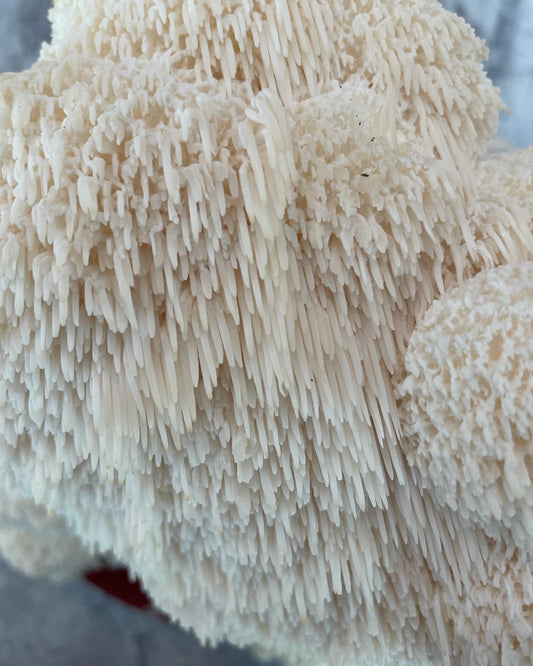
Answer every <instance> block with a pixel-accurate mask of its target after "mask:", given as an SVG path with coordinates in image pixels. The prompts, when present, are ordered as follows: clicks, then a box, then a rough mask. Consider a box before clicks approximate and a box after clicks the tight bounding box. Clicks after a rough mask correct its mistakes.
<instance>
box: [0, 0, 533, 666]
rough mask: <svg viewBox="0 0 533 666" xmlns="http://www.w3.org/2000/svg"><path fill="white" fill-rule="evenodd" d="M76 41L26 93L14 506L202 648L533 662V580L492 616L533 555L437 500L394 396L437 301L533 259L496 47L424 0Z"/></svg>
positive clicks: (9, 437)
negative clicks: (108, 571)
mask: <svg viewBox="0 0 533 666" xmlns="http://www.w3.org/2000/svg"><path fill="white" fill-rule="evenodd" d="M51 19H52V26H53V34H52V41H51V43H50V44H49V45H45V46H44V47H43V49H42V52H41V57H40V59H39V61H38V62H37V63H36V64H35V65H34V66H33V67H32V68H31V69H30V70H29V71H26V72H23V73H21V74H17V75H4V76H2V77H0V161H1V162H0V163H1V181H0V257H1V276H0V277H1V282H0V285H1V289H0V337H1V339H2V350H1V352H0V397H1V398H2V409H1V410H0V472H1V474H2V479H3V480H4V483H6V484H7V486H6V487H8V488H17V489H18V490H17V492H20V493H22V495H23V497H24V498H26V499H27V500H31V501H32V502H34V503H35V505H36V511H39V510H40V509H39V507H40V506H44V507H46V509H48V510H51V511H55V512H56V513H57V514H58V515H59V516H62V517H64V519H65V521H66V524H68V526H69V529H70V530H72V533H73V534H75V535H77V536H78V537H80V538H81V539H82V540H83V543H84V544H85V546H86V547H87V549H88V550H89V551H91V552H108V551H109V552H111V553H113V555H114V556H115V557H116V558H118V559H119V560H121V561H123V562H124V563H126V564H127V565H128V566H129V567H130V569H131V571H132V572H134V573H135V574H136V575H138V576H139V577H140V578H141V579H142V582H143V584H144V586H145V587H146V588H147V590H148V591H149V593H150V595H151V596H152V598H153V600H154V602H155V603H156V604H157V605H158V606H160V607H161V608H162V609H164V610H165V611H166V612H167V613H169V614H170V616H171V617H172V618H174V619H177V618H179V620H180V622H181V623H182V624H183V625H186V626H191V627H193V628H194V630H195V631H196V633H197V634H198V635H199V636H200V637H202V638H204V639H209V640H212V641H218V640H222V639H226V638H228V639H230V640H231V641H234V642H236V643H239V644H244V645H253V646H260V647H261V648H262V649H263V650H264V651H266V652H267V653H271V654H277V655H280V656H282V657H284V658H285V659H286V660H287V662H288V663H294V664H304V663H307V664H315V663H318V662H320V661H327V662H328V663H331V664H335V665H338V664H342V663H346V664H351V663H353V662H354V660H355V659H357V663H358V664H359V663H360V664H365V663H368V664H371V663H375V661H376V660H379V662H380V663H384V664H385V663H390V664H400V663H408V664H417V663H420V664H427V663H428V662H429V661H431V660H432V659H433V660H435V662H438V660H439V659H441V658H442V659H449V658H455V657H456V656H457V655H461V654H462V655H463V658H464V659H466V660H469V661H468V663H476V662H479V663H485V662H484V660H485V659H487V658H492V657H493V656H494V658H495V659H496V655H498V654H500V653H501V651H502V649H503V648H502V644H503V642H505V641H507V642H506V646H507V647H506V648H505V649H508V648H509V649H512V650H514V651H515V653H516V654H517V655H519V656H520V655H528V654H529V655H530V654H531V653H532V651H533V646H532V644H531V642H532V638H531V636H532V635H533V633H532V632H531V623H530V620H529V617H528V616H527V614H526V613H525V612H523V610H521V609H522V608H523V606H524V604H525V603H526V601H525V599H526V596H527V595H526V593H525V592H524V593H523V594H522V596H520V595H521V593H520V589H524V590H525V589H526V588H525V583H524V585H523V586H522V588H519V586H518V585H515V588H513V589H516V590H518V591H517V592H516V594H515V596H514V597H512V598H511V602H510V603H511V606H512V613H509V614H508V615H507V616H506V615H505V609H504V606H503V605H501V604H499V603H494V604H493V603H492V601H493V600H494V599H495V596H494V589H495V588H496V584H495V583H494V580H493V579H494V575H495V574H494V571H496V570H498V567H499V566H500V565H501V566H500V569H501V570H502V571H504V572H506V573H504V574H502V576H504V577H505V576H507V578H506V580H509V581H511V583H512V584H514V583H515V582H516V580H517V577H519V576H522V578H523V579H524V580H526V579H528V580H529V578H531V574H530V568H531V567H530V564H531V563H530V561H529V559H527V557H526V556H522V555H520V557H522V559H520V557H518V556H516V557H515V555H513V554H511V551H509V550H506V548H510V549H511V550H512V541H511V540H509V541H506V539H507V532H505V533H504V532H503V531H502V532H501V533H500V532H498V533H496V534H491V535H490V538H489V536H487V534H486V533H485V532H484V531H483V529H482V527H480V526H479V524H477V523H476V524H475V527H474V528H471V527H470V523H468V524H467V521H466V518H465V517H464V516H462V515H461V514H459V513H457V512H455V511H454V508H453V507H451V506H449V505H445V506H441V505H440V503H439V499H440V495H438V494H436V493H435V492H434V489H433V488H429V487H427V488H426V487H424V486H423V484H420V483H419V478H418V477H417V476H416V474H415V471H414V470H413V469H412V468H410V467H409V465H408V464H406V452H408V451H409V446H408V445H407V444H406V443H405V442H404V441H403V439H402V435H401V422H400V418H399V411H398V407H397V402H396V396H395V393H394V381H393V380H394V378H395V377H396V375H397V374H398V373H400V372H401V370H402V358H403V354H404V350H405V348H406V346H407V343H408V340H409V337H410V335H411V332H412V330H413V327H414V325H415V320H416V318H417V317H418V316H419V315H421V314H422V313H423V312H424V310H426V309H427V308H428V306H430V304H431V302H432V301H433V300H434V299H435V297H436V296H438V295H439V294H440V293H442V292H445V291H446V290H447V289H449V288H451V287H452V286H453V285H454V284H456V283H457V282H460V281H462V280H463V278H465V277H469V276H472V275H474V274H475V273H477V272H480V271H486V270H489V269H492V268H493V267H494V266H496V265H499V264H506V263H511V262H514V263H517V262H520V261H524V260H526V259H528V258H531V255H532V247H533V244H532V242H531V235H530V230H529V223H530V220H531V215H530V208H528V206H529V205H530V201H531V198H530V197H531V184H530V183H529V184H528V183H527V182H523V183H522V190H520V191H517V189H516V183H515V182H513V181H512V180H511V179H508V180H506V179H505V177H502V178H501V179H499V178H498V173H499V169H500V165H501V164H503V163H504V162H502V161H501V160H498V159H493V158H485V157H484V153H485V149H486V145H487V142H488V141H489V139H490V138H491V136H493V134H494V133H495V131H496V127H497V120H498V112H499V110H500V108H501V103H500V101H499V99H498V95H497V91H496V90H494V89H493V87H492V86H491V84H490V82H489V81H488V80H487V79H486V76H485V74H484V72H483V69H482V65H481V62H482V59H483V58H484V57H485V56H486V49H485V48H484V46H483V44H482V43H481V42H480V41H479V40H478V39H476V38H475V36H474V34H473V31H472V30H471V29H470V28H469V27H468V26H467V25H466V24H465V23H464V22H463V21H461V20H460V19H458V18H457V17H455V16H453V15H451V14H448V13H446V12H445V11H443V10H442V8H441V7H440V6H439V5H438V3H437V2H427V1H422V0H406V1H405V2H402V3H398V2H395V1H394V0H381V1H379V0H373V1H370V0H356V1H353V2H346V1H341V0H332V1H331V2H325V1H320V0H301V1H300V2H294V1H292V0H279V1H277V2H266V1H265V0H232V1H231V2H221V1H220V0H203V1H200V2H189V1H185V0H167V1H165V2H163V1H162V0H128V1H124V2H116V1H115V0H90V1H89V0H56V1H55V7H54V9H53V10H52V12H51ZM523 155H524V154H522V156H518V157H515V158H513V159H514V160H515V163H516V164H519V163H520V160H522V159H525V157H523ZM517 168H518V167H517ZM491 179H492V180H491ZM493 181H494V182H495V183H496V184H497V187H496V189H494V188H491V187H489V186H488V183H490V182H493ZM528 197H529V198H528ZM404 449H405V450H404ZM502 529H503V528H502ZM0 538H1V536H0ZM502 544H503V545H502ZM504 546H505V547H504ZM513 558H514V559H513ZM506 567H507V568H506ZM491 576H492V578H490V584H489V583H488V582H487V581H488V578H489V577H491ZM528 577H529V578H528ZM509 589H511V588H509ZM470 590H473V591H474V590H475V591H476V603H474V604H471V605H470V606H469V605H468V594H469V591H470ZM484 595H485V597H488V598H489V599H490V603H489V602H488V601H487V603H486V604H484V603H483V599H484ZM465 598H466V601H465ZM480 600H481V601H480ZM513 604H514V605H513ZM521 604H522V605H521ZM489 607H490V609H491V613H492V615H491V618H492V621H491V622H492V624H491V623H489V626H487V624H486V623H485V617H484V615H483V613H484V609H485V608H489ZM505 608H506V607H505ZM454 614H455V615H454ZM455 616H458V617H460V618H461V623H460V626H457V625H456V624H454V617H455ZM498 622H500V624H501V626H502V627H503V629H502V630H501V632H500V634H499V635H500V636H503V637H504V638H502V639H501V640H500V639H498V638H496V639H495V638H494V636H495V635H496V633H495V632H494V631H493V630H492V629H493V627H494V626H496V624H497V623H498ZM498 626H500V625H498ZM528 629H529V630H530V632H529V635H528V631H527V630H528ZM509 646H510V647H509ZM506 654H508V653H506ZM465 655H466V656H465ZM487 655H488V657H487ZM464 663H467V662H466V661H465V662H464Z"/></svg>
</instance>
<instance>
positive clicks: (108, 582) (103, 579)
mask: <svg viewBox="0 0 533 666" xmlns="http://www.w3.org/2000/svg"><path fill="white" fill-rule="evenodd" d="M85 578H86V579H87V580H88V581H89V582H90V583H92V584H93V585H96V586H97V587H99V588H100V589H101V590H104V592H107V593H108V594H110V595H111V596H113V597H116V598H117V599H120V600H121V601H124V602H125V603H127V604H130V606H135V607H136V608H150V607H151V603H150V600H149V599H148V597H147V596H146V594H145V593H144V592H143V591H142V588H141V586H140V585H139V582H138V581H133V582H132V581H131V580H130V578H129V575H128V570H127V569H98V570H96V571H88V572H87V573H86V574H85Z"/></svg>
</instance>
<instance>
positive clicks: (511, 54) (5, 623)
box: [0, 0, 533, 666]
mask: <svg viewBox="0 0 533 666" xmlns="http://www.w3.org/2000/svg"><path fill="white" fill-rule="evenodd" d="M46 4H47V2H44V1H43V2H40V3H39V2H38V1H37V0H34V1H33V2H29V1H28V0H18V1H17V0H2V10H3V12H2V16H1V17H0V20H1V21H2V22H3V24H2V25H1V26H0V68H2V69H20V68H22V67H25V66H28V65H29V64H30V63H31V61H32V60H33V57H34V56H33V54H32V55H28V52H27V49H28V48H29V47H31V48H33V49H35V48H37V46H36V44H37V43H38V41H33V42H32V40H31V39H30V35H31V34H35V33H30V32H29V30H28V28H29V25H30V23H29V22H28V17H30V16H31V17H33V18H34V19H35V25H36V30H41V29H42V22H41V18H40V17H41V15H40V14H39V13H37V11H35V13H33V14H32V13H28V12H25V10H24V8H25V7H30V6H31V7H33V8H34V9H35V10H36V9H37V6H38V5H46ZM444 4H445V5H448V6H451V5H454V7H451V8H454V9H456V10H458V9H460V7H459V5H461V4H463V5H466V3H459V2H456V3H452V2H450V3H444ZM504 4H505V3H503V2H494V1H493V2H490V1H489V2H476V1H475V0H469V2H468V7H467V9H468V12H469V15H468V18H469V19H470V20H471V22H472V23H474V24H477V25H478V27H479V29H480V32H481V34H484V35H485V36H487V37H488V38H489V39H491V40H493V41H494V46H493V48H494V52H493V56H492V59H491V64H490V68H491V70H490V71H491V74H492V76H493V78H494V80H495V81H496V83H498V85H500V86H501V87H502V89H503V96H504V100H505V101H506V103H507V104H508V105H509V106H510V107H511V108H513V109H514V115H513V117H512V119H511V120H506V121H505V125H504V126H503V134H504V135H505V136H506V137H508V138H509V139H510V140H512V141H513V142H515V143H516V144H527V143H531V142H532V141H533V138H532V136H531V133H532V130H531V123H530V116H531V114H530V111H529V110H530V108H531V103H532V102H533V86H532V83H531V80H532V74H531V71H532V69H533V56H531V54H529V53H528V50H527V45H528V43H530V42H531V31H532V24H533V19H532V17H533V13H532V11H531V9H532V6H531V2H528V1H527V0H526V1H525V2H514V3H507V5H508V6H509V12H510V11H511V9H512V7H511V5H513V7H514V12H515V13H514V14H511V13H509V14H502V8H503V6H504ZM10 17H11V18H12V17H16V18H17V22H16V24H17V25H19V26H25V32H22V30H21V31H18V30H15V29H12V28H11V27H10V25H12V23H11V19H10ZM0 589H1V591H2V600H3V603H2V609H3V610H2V611H1V615H0V638H1V637H2V635H4V634H5V636H6V637H7V638H6V640H0V664H2V665H3V664H6V665H7V664H13V666H17V664H20V665H21V666H24V665H25V664H35V665H36V666H41V664H42V665H44V664H54V666H60V664H73V663H76V664H80V665H83V664H93V663H99V664H102V665H105V664H107V663H109V664H121V665H123V666H128V665H129V664H130V663H131V664H150V665H152V664H153V665H156V664H160V663H161V664H163V663H165V664H167V663H168V664H181V663H183V664H206V665H207V664H210V663H213V664H220V665H221V666H222V664H225V663H227V664H233V665H235V666H236V665H237V663H243V664H244V663H246V662H244V661H242V662H239V661H238V659H239V657H236V656H234V657H233V658H231V657H229V658H228V659H227V660H226V661H223V659H222V658H221V657H220V656H216V657H213V656H212V655H211V656H208V655H207V653H205V654H204V653H202V652H201V651H200V650H199V649H196V648H194V649H191V652H190V653H187V652H183V647H182V646H183V645H184V644H186V645H190V642H188V641H190V639H188V638H185V639H182V638H178V634H177V633H173V632H174V630H173V629H172V628H169V627H167V626H166V625H163V624H162V623H160V624H157V623H156V619H155V618H152V617H151V616H147V615H146V614H142V613H139V612H136V611H130V609H125V608H124V607H123V606H122V605H120V604H119V603H118V602H114V601H112V600H107V599H106V598H105V597H104V596H102V595H100V594H99V593H97V592H96V591H94V590H91V589H90V588H87V586H85V585H84V584H83V583H75V584H74V583H73V584H70V585H68V586H62V587H51V586H49V585H48V584H46V583H42V582H37V583H35V582H32V583H31V584H28V582H27V580H26V579H25V578H23V577H21V576H19V575H15V574H12V573H11V572H9V573H7V571H6V570H4V571H2V574H1V578H0ZM93 593H94V594H93ZM95 595H96V596H95ZM119 609H120V610H119ZM117 618H118V619H117ZM60 636H62V638H61V641H65V639H66V641H65V642H60V638H59V637H60ZM139 636H141V639H139ZM156 636H157V640H156V638H155V637H156ZM23 637H24V638H23ZM142 637H144V638H142ZM139 640H140V642H139ZM143 641H144V642H143ZM179 641H184V643H182V642H179ZM146 645H151V646H152V649H153V650H154V651H153V652H150V650H148V652H146ZM81 646H83V649H84V650H85V648H86V647H87V646H90V647H91V649H92V650H93V652H91V653H86V652H83V653H81V652H80V647H81ZM143 646H144V647H143ZM195 650H196V651H195ZM234 654H235V655H236V654H237V653H234ZM153 655H155V656H153ZM184 655H185V656H184Z"/></svg>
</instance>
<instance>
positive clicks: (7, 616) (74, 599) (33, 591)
mask: <svg viewBox="0 0 533 666" xmlns="http://www.w3.org/2000/svg"><path fill="white" fill-rule="evenodd" d="M0 599H1V603H0V666H256V665H258V664H259V662H257V661H255V660H254V659H253V658H252V657H251V656H250V655H249V654H248V653H247V652H244V651H241V650H237V649H236V648H234V647H231V646H227V645H226V646H221V647H218V648H217V649H216V650H215V649H208V648H203V647H202V646H201V645H200V644H199V643H198V641H197V640H196V639H195V638H194V637H193V636H192V634H190V633H189V632H186V631H183V630H181V629H179V628H178V627H176V626H174V625H171V624H169V623H167V622H166V621H165V620H164V619H162V618H160V617H159V616H157V615H156V614H155V613H153V612H152V611H145V610H138V609H137V608H133V607H132V606H127V605H126V604H124V603H122V602H121V601H118V600H117V599H114V598H113V597H110V596H109V595H107V594H105V593H104V592H102V591H101V590H99V589H98V588H96V587H94V586H93V585H90V584H89V583H87V582H85V581H84V580H81V579H78V580H73V581H70V582H68V583H61V584H54V583H50V582H48V581H45V580H39V579H34V578H28V577H26V576H24V575H23V574H20V573H18V572H16V571H13V569H11V568H10V567H8V565H6V564H4V563H3V562H1V561H0ZM263 666H275V664H274V662H268V664H263Z"/></svg>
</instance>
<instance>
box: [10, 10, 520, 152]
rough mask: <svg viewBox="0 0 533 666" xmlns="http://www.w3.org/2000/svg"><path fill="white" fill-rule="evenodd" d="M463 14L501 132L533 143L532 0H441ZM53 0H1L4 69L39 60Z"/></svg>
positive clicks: (511, 138) (513, 139)
mask: <svg viewBox="0 0 533 666" xmlns="http://www.w3.org/2000/svg"><path fill="white" fill-rule="evenodd" d="M441 2H442V4H443V6H444V7H446V9H449V10H450V11H453V12H456V13H457V14H459V15H461V16H464V17H465V18H466V20H467V21H468V22H469V23H470V24H471V25H473V26H474V28H475V29H476V31H477V32H478V34H479V35H480V36H481V37H483V38H484V39H486V40H487V43H488V46H489V47H490V49H491V55H490V60H489V62H488V64H487V69H488V71H489V74H490V76H491V78H492V80H493V81H494V83H495V84H496V85H497V86H498V87H499V88H500V89H501V91H502V97H503V99H504V101H505V103H506V104H507V106H508V107H509V108H510V109H511V110H512V115H511V116H508V115H507V114H505V113H502V117H501V123H502V124H501V130H500V134H501V136H502V137H504V138H506V139H507V140H508V141H510V142H511V143H512V144H514V145H516V146H527V145H531V144H533V122H531V120H532V114H531V109H532V108H533V0H441ZM50 4H51V3H50V0H1V10H2V11H1V12H0V71H18V70H21V69H24V68H26V67H29V66H30V65H31V64H32V62H33V61H34V60H35V58H36V56H37V54H38V51H39V45H40V42H41V41H42V40H44V39H47V34H48V23H47V22H46V19H45V17H46V12H47V9H48V7H49V5H50Z"/></svg>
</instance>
